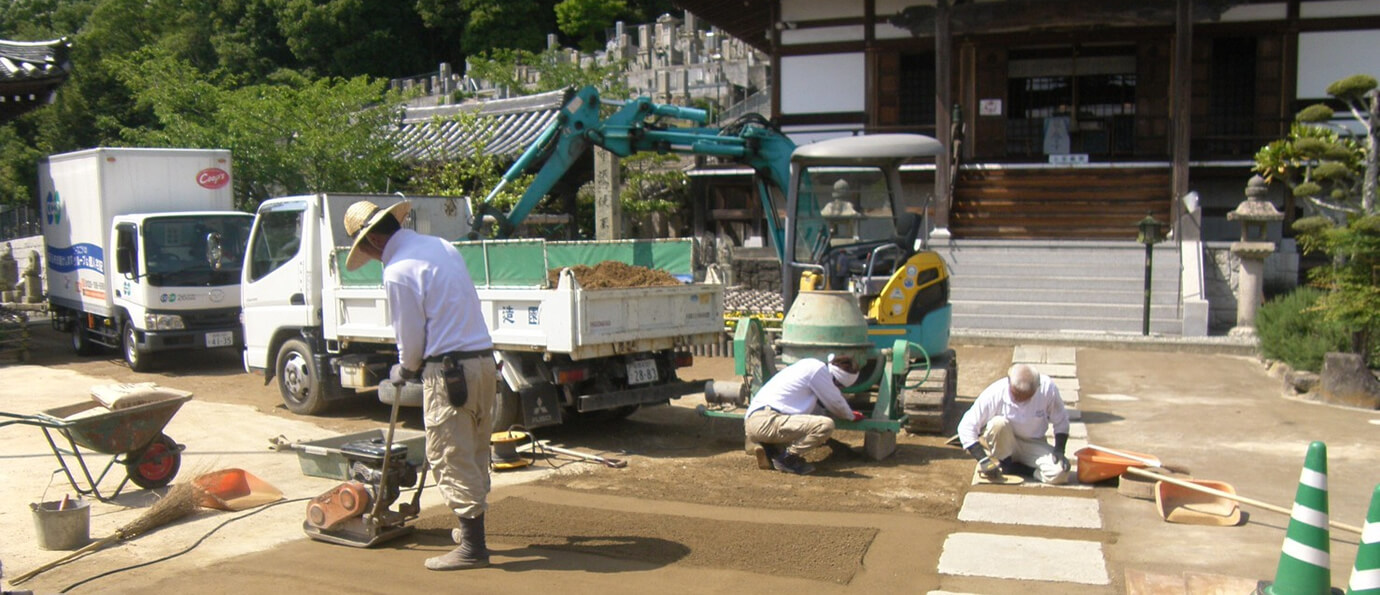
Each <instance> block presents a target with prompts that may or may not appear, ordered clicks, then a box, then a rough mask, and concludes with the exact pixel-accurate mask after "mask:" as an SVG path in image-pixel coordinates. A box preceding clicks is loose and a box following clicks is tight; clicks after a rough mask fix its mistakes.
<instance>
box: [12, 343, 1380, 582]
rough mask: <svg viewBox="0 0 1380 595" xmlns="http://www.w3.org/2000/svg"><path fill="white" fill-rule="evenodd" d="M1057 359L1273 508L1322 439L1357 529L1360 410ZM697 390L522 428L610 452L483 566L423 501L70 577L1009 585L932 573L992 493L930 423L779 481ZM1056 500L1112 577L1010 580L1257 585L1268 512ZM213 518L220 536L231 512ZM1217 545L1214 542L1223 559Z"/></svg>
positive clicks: (1344, 541) (226, 370)
mask: <svg viewBox="0 0 1380 595" xmlns="http://www.w3.org/2000/svg"><path fill="white" fill-rule="evenodd" d="M37 338H38V339H39V342H40V347H39V349H37V350H36V351H35V353H34V357H33V359H32V360H31V362H30V363H37V364H40V365H45V366H53V367H59V368H65V369H71V370H74V371H77V372H81V373H83V374H86V375H90V376H93V377H99V378H108V379H109V380H110V381H111V382H135V381H140V382H147V381H154V382H158V383H160V384H163V385H167V386H171V387H176V388H181V389H185V390H190V391H193V392H194V393H196V394H197V398H198V399H202V400H213V401H218V402H226V403H233V404H241V405H246V406H249V407H253V408H255V409H256V410H257V411H259V412H261V413H264V414H267V415H272V416H275V417H283V418H290V419H297V420H301V419H311V421H314V422H315V423H317V424H319V425H321V426H323V427H326V428H329V429H331V430H335V431H339V432H354V431H360V430H365V429H375V428H379V427H382V426H383V425H385V424H386V423H387V413H388V410H387V408H386V407H384V406H382V405H380V404H378V403H376V402H367V401H364V402H360V403H356V404H352V405H350V406H348V407H344V408H342V409H341V410H340V411H337V412H334V413H331V414H329V415H327V416H322V417H317V418H302V417H300V416H296V415H294V414H292V413H290V412H288V411H287V410H286V409H285V408H284V407H283V406H282V404H281V399H280V398H279V396H278V393H277V389H276V387H275V386H272V385H269V386H264V385H263V382H262V378H261V377H256V376H249V375H247V374H245V373H244V372H243V371H242V369H241V368H240V362H239V360H238V359H237V357H236V354H234V353H221V354H215V353H193V354H185V355H179V356H178V357H177V358H176V361H169V362H167V363H165V364H163V365H161V366H160V367H159V368H158V369H156V370H155V371H154V372H153V373H150V374H136V373H133V372H130V371H129V370H128V369H127V368H126V367H125V366H124V365H123V363H122V362H121V361H120V360H119V359H118V356H117V355H115V354H113V353H112V354H110V355H108V356H106V357H98V358H93V359H84V358H80V359H79V358H75V357H74V356H72V355H71V354H70V352H69V351H68V349H66V337H64V336H60V335H58V334H57V333H54V332H52V331H50V330H46V329H43V330H41V332H39V333H38V337H37ZM956 349H957V352H958V357H959V362H960V374H959V396H960V400H961V401H963V402H964V404H965V406H966V403H967V402H969V401H971V399H972V398H973V397H974V396H976V394H977V393H978V392H979V391H980V390H981V389H982V388H983V387H985V386H986V384H987V383H989V382H990V381H991V380H993V379H995V378H997V377H999V376H1001V375H1002V374H1003V372H1004V371H1005V369H1006V367H1007V366H1008V365H1009V364H1010V361H1011V360H1010V358H1011V347H1009V346H981V345H959V346H957V348H956ZM1078 360H1079V376H1080V379H1081V380H1082V392H1083V409H1084V410H1085V411H1086V413H1085V418H1084V421H1085V422H1086V423H1087V424H1088V428H1089V434H1090V437H1091V440H1092V441H1094V442H1105V443H1108V444H1111V445H1121V446H1123V447H1124V448H1128V449H1132V450H1138V451H1141V452H1155V453H1157V454H1160V455H1161V456H1162V457H1163V458H1165V459H1166V460H1167V461H1173V462H1181V463H1183V464H1186V465H1188V466H1190V467H1192V469H1193V471H1194V472H1195V473H1196V474H1197V475H1196V476H1198V477H1211V478H1217V479H1224V480H1231V481H1233V482H1237V489H1238V491H1239V492H1241V493H1243V494H1246V495H1249V496H1252V497H1256V498H1260V499H1263V500H1266V501H1269V502H1274V503H1277V504H1281V505H1284V506H1288V505H1289V503H1290V502H1291V499H1292V496H1293V489H1294V486H1295V485H1296V482H1297V479H1298V468H1299V464H1300V463H1301V452H1302V451H1301V450H1298V447H1299V446H1300V444H1302V445H1306V443H1307V441H1308V440H1311V439H1326V440H1328V444H1329V447H1330V451H1329V452H1330V457H1331V459H1330V461H1331V463H1330V464H1331V465H1332V467H1331V469H1332V472H1333V474H1334V475H1333V477H1334V484H1333V485H1334V486H1336V488H1335V489H1334V491H1333V496H1332V498H1333V499H1332V506H1333V508H1332V510H1333V513H1334V514H1335V515H1337V516H1335V517H1334V518H1337V519H1339V520H1343V521H1344V522H1347V523H1351V524H1360V518H1361V516H1363V515H1364V510H1365V506H1366V503H1367V501H1368V498H1369V489H1370V487H1371V485H1373V483H1374V482H1375V481H1376V479H1377V476H1376V474H1375V472H1374V445H1375V444H1376V442H1375V437H1376V432H1377V428H1380V426H1377V425H1376V423H1375V422H1374V421H1372V420H1374V419H1376V418H1377V415H1375V412H1369V413H1366V412H1357V411H1354V410H1340V409H1334V408H1329V407H1323V406H1319V405H1316V404H1312V403H1302V402H1297V401H1292V400H1287V399H1284V398H1282V397H1280V396H1279V390H1278V389H1279V386H1278V382H1277V381H1276V380H1274V379H1271V378H1270V377H1268V376H1267V375H1266V374H1265V372H1264V369H1263V366H1261V365H1260V363H1259V362H1258V361H1255V360H1254V359H1253V358H1247V357H1241V356H1222V355H1203V354H1190V353H1163V352H1136V351H1125V350H1122V349H1115V348H1111V349H1080V350H1079V355H1078ZM681 376H682V377H683V378H696V379H708V378H729V377H731V376H732V362H731V361H730V360H727V359H723V358H701V359H700V360H699V361H698V362H697V364H696V366H694V367H692V368H690V369H688V370H683V371H682V374H681ZM1108 395H1110V396H1108ZM1118 395H1119V396H1125V397H1129V399H1130V400H1123V399H1120V398H1119V397H1117V396H1118ZM1099 396H1101V397H1106V398H1101V397H1099ZM1113 397H1117V398H1113ZM699 403H700V399H699V398H698V396H695V395H692V396H689V397H685V398H684V399H681V400H680V401H678V402H677V403H675V404H674V405H673V406H670V407H649V408H645V409H643V410H642V411H639V412H637V413H636V414H634V415H632V416H631V417H630V418H629V419H627V420H624V421H622V422H610V423H600V424H585V425H580V426H572V427H563V428H545V429H541V430H538V431H537V432H536V434H537V435H538V437H539V438H542V439H547V440H551V441H552V443H553V444H556V445H561V446H567V447H571V448H579V449H581V450H584V451H587V452H596V453H602V454H605V455H607V456H611V457H616V458H621V459H624V460H626V461H628V466H627V467H626V468H622V469H613V468H607V467H603V466H599V465H596V464H590V463H577V462H571V461H569V460H568V459H561V460H544V461H541V462H539V463H538V465H542V466H556V467H558V469H557V470H556V471H555V472H554V473H550V474H547V475H546V476H545V477H544V478H543V479H540V480H538V481H535V482H533V483H528V484H524V485H519V486H514V487H508V488H503V489H499V490H497V491H495V492H494V494H492V496H491V509H490V517H489V518H490V522H489V533H490V535H489V542H490V547H491V549H492V550H493V551H494V562H495V566H494V567H493V568H491V569H486V570H483V571H477V572H470V573H461V574H454V573H428V572H425V571H423V570H422V569H421V567H420V564H421V560H422V559H424V558H425V557H427V556H431V555H436V554H437V553H439V552H442V551H445V550H446V549H448V548H449V547H452V546H451V544H450V541H449V528H450V527H452V526H454V524H455V521H454V519H453V517H451V516H450V515H449V514H448V512H447V511H444V510H440V509H436V508H432V509H428V510H427V511H425V512H424V515H423V518H421V519H419V521H418V522H417V523H416V527H417V532H416V533H415V535H414V536H411V537H407V538H403V539H399V540H396V541H394V542H390V543H389V544H385V545H384V546H382V547H379V548H375V549H370V550H357V549H353V548H345V547H340V546H332V545H326V544H321V543H317V542H312V541H309V540H305V539H301V540H298V541H294V542H291V543H288V544H285V545H283V546H281V547H275V548H273V549H272V550H270V551H264V552H261V553H259V554H252V555H249V556H243V557H240V558H235V559H231V560H222V561H216V562H215V563H213V564H210V565H206V564H203V563H198V562H197V561H196V558H195V554H194V553H193V554H192V555H189V556H186V557H184V558H182V559H178V560H174V561H170V562H167V563H163V564H158V565H153V566H150V567H147V568H143V569H139V570H135V571H131V572H125V573H121V574H118V575H114V576H110V577H107V578H103V579H101V580H100V581H99V582H95V583H93V584H92V585H90V586H88V587H84V588H82V589H81V590H79V591H75V592H136V591H137V592H186V591H188V590H192V589H195V590H197V591H201V592H205V593H231V592H234V593H241V592H257V591H260V590H269V589H272V590H278V591H285V590H293V591H297V592H301V593H318V592H322V593H324V592H352V593H396V592H426V591H431V590H436V589H453V588H454V587H455V585H456V584H457V581H460V582H459V584H463V585H465V588H467V589H469V590H471V591H474V592H498V591H512V590H515V589H528V588H532V589H543V590H549V589H550V588H551V587H553V586H554V587H557V588H560V589H561V590H562V591H566V592H608V593H612V592H645V591H651V590H656V591H661V592H673V593H689V592H697V593H698V592H722V593H730V592H762V593H785V592H812V593H814V592H826V593H832V592H845V591H847V592H921V593H923V592H926V591H929V590H934V589H941V588H942V589H945V590H947V591H961V592H972V593H999V592H1008V591H1005V590H1004V589H1009V587H1010V584H1005V585H1002V584H1000V583H995V582H992V581H990V580H986V581H984V579H974V578H968V577H942V576H940V575H938V574H937V573H936V572H935V564H936V560H937V559H938V557H939V553H940V551H941V548H942V545H943V542H944V538H945V536H946V535H948V534H950V533H952V532H954V531H957V530H959V529H962V530H964V531H978V532H983V531H991V529H990V528H984V527H981V526H978V527H974V526H970V525H967V524H964V523H960V522H959V521H957V519H956V517H957V512H958V510H959V508H960V506H961V505H962V502H963V498H964V496H965V495H966V493H968V492H969V491H970V490H981V489H987V490H991V489H994V488H993V487H992V486H981V487H971V486H970V485H969V479H970V477H971V474H972V468H973V464H972V461H971V459H969V458H968V457H967V455H966V454H964V453H963V452H962V451H960V450H958V449H956V448H953V447H949V446H946V445H944V443H943V438H942V437H937V436H909V435H903V436H901V437H900V438H899V439H898V450H897V453H896V455H895V456H894V457H892V458H890V459H888V460H886V461H882V462H875V461H869V460H866V459H864V458H862V457H861V456H860V455H859V454H857V450H858V449H859V448H860V447H861V445H862V435H861V434H857V433H851V432H840V433H839V434H838V435H837V436H836V438H838V439H839V441H840V443H839V444H837V445H835V447H833V448H831V449H827V450H826V449H821V450H819V451H816V452H814V453H811V455H810V456H809V457H808V458H810V459H811V460H812V461H813V462H814V463H815V464H816V466H817V468H818V471H817V473H816V474H815V475H812V476H809V477H794V476H788V475H785V474H781V473H775V472H767V471H760V470H758V469H756V466H755V464H754V462H753V460H752V459H751V458H750V457H748V456H746V455H745V454H744V453H743V449H742V446H743V442H742V427H741V422H735V421H732V420H724V419H710V418H704V417H701V416H699V415H698V414H697V413H696V412H695V411H694V406H695V405H697V404H699ZM401 423H402V427H405V428H410V429H421V420H420V415H419V414H418V412H417V411H415V410H411V411H408V410H404V413H403V415H402V416H401ZM266 438H267V437H266ZM1133 447H1134V448H1133ZM1295 451H1298V452H1297V453H1296V452H1295ZM1027 489H1029V488H1027ZM1033 489H1035V490H1036V491H1037V493H1041V492H1039V489H1038V488H1033ZM1043 493H1047V492H1043ZM1061 495H1062V494H1061ZM1074 495H1075V496H1078V497H1088V498H1097V499H1098V500H1099V501H1101V502H1102V503H1103V513H1102V514H1103V517H1104V519H1106V521H1105V523H1106V530H1105V531H1100V532H1090V531H1088V530H1077V529H1047V528H1040V529H1019V528H1018V529H1016V530H1014V532H1015V533H1017V534H1031V535H1039V536H1041V537H1063V538H1069V539H1092V540H1099V541H1101V542H1102V544H1103V546H1104V548H1105V550H1106V552H1107V557H1108V566H1109V573H1110V574H1111V575H1112V579H1113V581H1112V584H1111V585H1110V586H1108V587H1090V586H1082V585H1070V584H1061V583H1031V584H1024V585H1022V586H1021V590H1022V591H1023V592H1026V593H1028V594H1029V595H1044V594H1051V595H1052V594H1056V593H1070V594H1074V595H1079V594H1084V593H1119V592H1124V587H1123V580H1122V579H1123V572H1124V570H1125V569H1129V568H1138V569H1144V570H1148V571H1154V572H1170V573H1174V572H1180V571H1184V570H1190V569H1194V570H1202V571H1205V572H1217V573H1223V574H1233V575H1236V576H1245V577H1254V578H1270V575H1271V573H1272V572H1273V569H1274V564H1275V562H1276V560H1277V558H1278V552H1279V543H1280V539H1281V537H1282V533H1281V528H1282V526H1283V525H1282V524H1283V523H1285V522H1287V519H1283V520H1281V519H1280V518H1279V517H1277V516H1276V515H1273V514H1270V513H1258V514H1251V515H1250V521H1251V522H1250V523H1248V524H1247V525H1246V526H1243V527H1236V528H1225V529H1224V528H1201V527H1187V528H1185V527H1184V526H1181V525H1166V524H1164V523H1163V522H1161V521H1159V520H1158V519H1157V518H1155V516H1154V514H1153V512H1151V511H1150V509H1149V506H1150V505H1148V504H1147V503H1145V502H1144V501H1139V500H1130V499H1126V498H1121V497H1118V496H1117V495H1116V493H1115V488H1114V487H1111V488H1108V487H1106V486H1099V487H1097V488H1096V489H1095V490H1082V491H1081V492H1080V493H1078V494H1074ZM427 501H430V502H431V503H433V504H434V503H435V502H436V499H435V495H434V491H433V492H429V493H427V494H425V495H424V503H426V502H427ZM173 529H175V528H170V529H169V530H173ZM227 531H230V532H231V535H233V525H231V526H230V528H228V529H227ZM1008 531H1010V530H1008ZM1355 543H1356V540H1355V539H1352V538H1349V537H1346V536H1337V535H1334V545H1333V554H1334V564H1333V566H1334V584H1339V585H1344V584H1345V577H1346V574H1347V572H1346V571H1347V568H1348V567H1349V564H1350V561H1351V560H1353V559H1354V556H1355ZM1228 551H1229V552H1231V555H1224V552H1228ZM7 570H9V569H7ZM12 572H13V571H11V573H12ZM54 575H55V576H54V577H52V579H51V582H46V583H40V586H48V587H50V588H57V587H60V586H62V585H65V584H68V583H69V582H71V581H72V580H73V579H74V578H81V577H83V576H84V573H83V572H82V569H81V567H80V566H75V567H68V568H64V569H61V571H60V572H59V571H54ZM1337 577H1340V578H1337ZM25 587H26V588H29V587H32V585H25ZM39 592H43V591H42V590H41V589H40V590H39Z"/></svg>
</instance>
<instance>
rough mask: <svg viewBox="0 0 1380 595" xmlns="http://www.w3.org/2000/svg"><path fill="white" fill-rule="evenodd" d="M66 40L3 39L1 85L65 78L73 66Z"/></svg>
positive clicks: (68, 43) (69, 44) (1, 41)
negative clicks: (68, 56) (68, 57)
mask: <svg viewBox="0 0 1380 595" xmlns="http://www.w3.org/2000/svg"><path fill="white" fill-rule="evenodd" d="M71 45H72V44H71V43H70V42H68V41H67V39H65V38H64V39H54V40H52V41H6V40H0V84H5V83H10V82H18V81H33V80H39V79H45V78H59V79H61V78H65V77H66V76H67V69H68V68H69V66H70V63H69V62H68V61H67V49H68V48H69V47H71Z"/></svg>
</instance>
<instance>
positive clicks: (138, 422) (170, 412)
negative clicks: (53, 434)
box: [34, 393, 192, 455]
mask: <svg viewBox="0 0 1380 595" xmlns="http://www.w3.org/2000/svg"><path fill="white" fill-rule="evenodd" d="M191 399H192V395H191V394H190V393H189V394H185V395H169V396H168V398H166V399H163V400H159V401H153V402H148V403H143V404H140V405H135V406H133V407H126V408H123V409H106V408H105V407H104V406H103V405H101V404H100V403H97V402H95V401H83V402H80V403H74V404H71V405H63V406H61V407H54V408H52V409H46V410H44V411H42V412H41V413H39V414H38V415H36V416H34V419H35V421H37V422H38V423H36V424H35V425H39V426H41V427H46V428H50V429H54V430H58V431H60V432H62V433H63V434H64V435H66V436H67V437H68V438H69V439H70V440H71V441H72V442H74V443H76V444H77V445H79V446H82V447H85V448H88V449H90V450H94V451H96V452H99V453H102V454H111V455H113V454H120V453H129V452H137V451H140V450H143V448H144V447H146V446H148V445H149V443H150V442H153V439H154V438H157V437H158V436H159V435H160V434H162V433H163V428H164V427H167V425H168V422H170V421H172V418H173V416H174V415H177V412H178V410H179V409H181V408H182V404H183V403H186V402H187V401H190V400H191Z"/></svg>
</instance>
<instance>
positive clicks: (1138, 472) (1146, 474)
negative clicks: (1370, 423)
mask: <svg viewBox="0 0 1380 595" xmlns="http://www.w3.org/2000/svg"><path fill="white" fill-rule="evenodd" d="M1126 473H1130V474H1132V475H1135V476H1137V477H1143V478H1145V479H1151V480H1157V481H1163V482H1165V483H1168V484H1173V485H1176V486H1179V487H1181V488H1187V489H1190V490H1194V491H1197V492H1202V493H1204V494H1209V495H1212V496H1216V497H1218V498H1224V499H1227V500H1231V501H1233V502H1240V503H1242V504H1249V505H1251V506H1254V507H1257V508H1264V509H1265V510H1268V511H1271V512H1278V513H1280V514H1283V515H1293V512H1292V511H1290V510H1289V509H1287V508H1284V507H1281V506H1275V505H1273V504H1269V503H1266V502H1261V501H1259V500H1254V499H1251V498H1247V497H1245V496H1238V495H1236V494H1233V493H1229V492H1224V491H1222V490H1217V489H1213V488H1210V487H1207V486H1203V485H1199V484H1196V483H1191V482H1187V481H1182V480H1178V479H1174V478H1172V477H1166V476H1164V475H1160V474H1159V473H1153V472H1150V471H1146V470H1144V469H1141V468H1139V467H1127V468H1126ZM1223 485H1227V484H1223ZM1327 524H1328V525H1330V526H1331V527H1332V528H1334V529H1341V530H1343V531H1349V532H1351V533H1355V534H1357V535H1360V534H1361V528H1360V527H1355V526H1352V525H1346V524H1343V523H1338V522H1336V521H1333V520H1330V519H1329V520H1328V521H1327Z"/></svg>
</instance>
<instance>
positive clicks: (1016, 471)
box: [1001, 457, 1035, 477]
mask: <svg viewBox="0 0 1380 595" xmlns="http://www.w3.org/2000/svg"><path fill="white" fill-rule="evenodd" d="M1001 472H1002V473H1005V474H1007V475H1019V476H1022V477H1031V476H1033V475H1035V468H1034V467H1031V466H1030V465H1027V464H1025V463H1022V462H1020V461H1017V460H1014V459H1012V458H1011V457H1006V458H1004V459H1002V460H1001Z"/></svg>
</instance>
